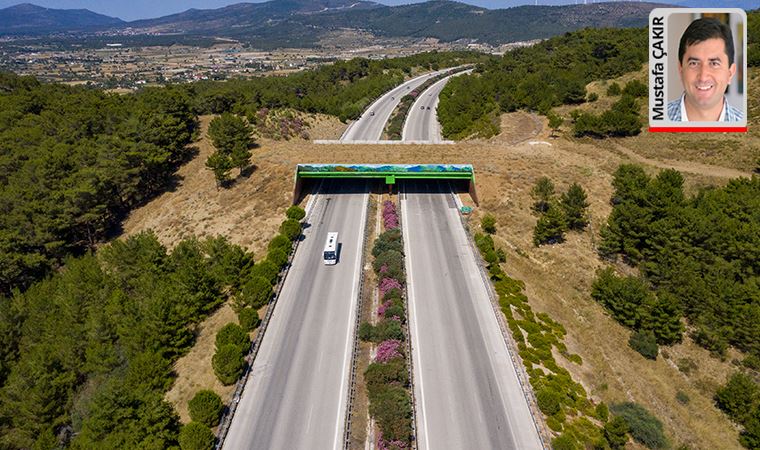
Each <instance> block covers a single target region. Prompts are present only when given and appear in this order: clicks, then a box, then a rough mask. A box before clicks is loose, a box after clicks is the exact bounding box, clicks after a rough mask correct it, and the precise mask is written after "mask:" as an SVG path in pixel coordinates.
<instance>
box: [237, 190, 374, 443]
mask: <svg viewBox="0 0 760 450" xmlns="http://www.w3.org/2000/svg"><path fill="white" fill-rule="evenodd" d="M335 186H336V188H334V189H330V188H326V189H324V190H323V192H322V193H321V194H319V195H318V197H317V199H316V202H315V204H314V205H313V210H312V212H311V215H310V217H309V223H310V226H309V227H307V228H306V229H305V230H304V239H303V241H302V242H301V243H300V245H299V247H298V251H297V252H296V256H295V258H294V260H293V265H292V267H291V269H290V272H289V273H288V276H287V278H286V281H285V284H284V286H283V289H282V291H281V294H280V298H279V300H278V302H277V306H276V308H275V310H274V313H273V315H272V317H271V321H270V323H269V327H268V329H267V331H266V334H265V335H264V338H263V341H262V343H261V348H260V350H259V353H258V356H257V357H256V361H255V362H254V364H253V368H252V371H251V374H250V376H249V378H248V381H247V385H246V387H245V390H244V391H243V395H242V397H241V400H240V404H239V406H238V409H237V412H236V413H235V416H234V418H233V421H232V424H231V427H230V430H229V433H228V434H227V438H226V439H225V441H224V446H223V448H225V449H235V450H238V449H293V450H297V449H341V448H343V438H344V429H345V423H344V422H345V413H346V404H347V401H348V398H347V397H348V383H349V375H350V363H351V356H352V355H351V353H352V351H353V335H354V333H355V330H354V328H355V320H356V314H357V297H358V289H359V273H360V270H361V255H362V245H363V230H364V225H365V222H366V210H367V208H366V206H367V200H368V194H367V193H366V187H365V185H364V183H363V182H362V183H360V184H358V183H357V184H353V185H351V184H350V183H341V184H340V185H338V184H337V183H336V184H335ZM338 188H340V192H338V191H337V189H338ZM329 231H337V232H338V233H339V237H338V242H339V245H340V254H339V261H338V264H337V265H334V266H326V265H325V264H324V263H323V260H322V250H323V248H324V244H325V239H326V236H327V233H328V232H329Z"/></svg>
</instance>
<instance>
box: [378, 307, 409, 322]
mask: <svg viewBox="0 0 760 450" xmlns="http://www.w3.org/2000/svg"><path fill="white" fill-rule="evenodd" d="M383 317H385V318H386V319H390V318H392V317H398V318H399V319H401V322H405V321H406V314H405V313H404V307H403V306H401V305H391V306H389V307H387V308H385V314H384V315H383Z"/></svg>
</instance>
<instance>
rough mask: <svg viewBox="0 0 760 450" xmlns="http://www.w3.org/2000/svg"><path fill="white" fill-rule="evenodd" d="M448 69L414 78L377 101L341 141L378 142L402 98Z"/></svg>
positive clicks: (348, 129) (347, 131)
mask: <svg viewBox="0 0 760 450" xmlns="http://www.w3.org/2000/svg"><path fill="white" fill-rule="evenodd" d="M447 70H449V69H448V68H446V69H443V70H439V71H437V72H430V73H427V74H425V75H421V76H418V77H416V78H413V79H411V80H409V81H407V82H405V83H403V84H401V85H399V86H397V87H395V88H393V89H391V90H390V91H388V92H386V93H385V94H383V95H382V96H381V97H380V98H379V99H377V100H375V102H374V103H372V104H371V105H370V106H369V107H368V108H367V109H366V110H365V111H364V113H363V114H362V115H361V117H360V118H359V119H357V120H356V121H355V122H352V123H351V124H350V125H349V126H348V128H346V131H344V132H343V136H341V138H340V140H341V141H342V142H351V141H363V142H364V141H370V142H371V141H378V140H380V138H381V137H382V135H383V130H384V129H385V124H386V123H387V122H388V119H390V117H391V113H392V112H393V110H394V109H396V105H398V104H399V102H400V101H401V97H403V96H404V95H406V94H408V93H409V92H411V91H413V90H414V89H415V88H416V87H418V86H420V85H422V84H423V83H424V82H425V81H427V79H428V78H431V77H435V76H436V75H438V74H440V73H443V72H446V71H447Z"/></svg>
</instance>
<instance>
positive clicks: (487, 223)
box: [480, 214, 496, 234]
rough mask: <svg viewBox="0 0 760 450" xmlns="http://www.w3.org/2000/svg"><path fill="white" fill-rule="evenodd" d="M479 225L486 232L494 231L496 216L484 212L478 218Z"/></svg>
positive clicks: (491, 232)
mask: <svg viewBox="0 0 760 450" xmlns="http://www.w3.org/2000/svg"><path fill="white" fill-rule="evenodd" d="M480 227H481V228H483V231H485V232H486V233H488V234H494V233H496V217H494V216H492V215H490V214H486V215H485V216H483V218H482V219H480Z"/></svg>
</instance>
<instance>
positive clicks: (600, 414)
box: [594, 402, 610, 422]
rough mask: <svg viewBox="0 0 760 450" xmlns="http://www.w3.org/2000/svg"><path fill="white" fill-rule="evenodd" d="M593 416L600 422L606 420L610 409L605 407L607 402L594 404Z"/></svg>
mask: <svg viewBox="0 0 760 450" xmlns="http://www.w3.org/2000/svg"><path fill="white" fill-rule="evenodd" d="M594 416H596V418H597V419H599V420H601V421H602V422H606V421H607V419H609V417H610V409H609V408H608V407H607V404H606V403H604V402H602V403H599V404H598V405H596V408H595V410H594Z"/></svg>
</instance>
